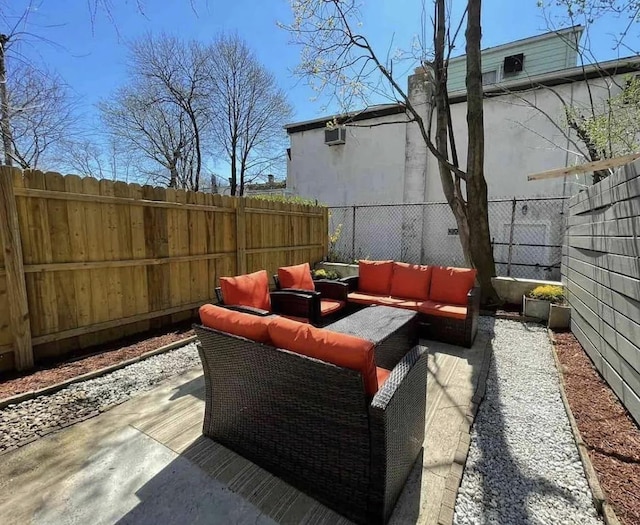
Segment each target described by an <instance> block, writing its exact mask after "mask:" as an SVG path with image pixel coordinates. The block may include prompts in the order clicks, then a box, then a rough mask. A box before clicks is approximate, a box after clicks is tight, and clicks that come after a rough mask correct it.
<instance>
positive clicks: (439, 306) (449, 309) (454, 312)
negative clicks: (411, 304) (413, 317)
mask: <svg viewBox="0 0 640 525" xmlns="http://www.w3.org/2000/svg"><path fill="white" fill-rule="evenodd" d="M418 311H419V312H420V313H422V314H427V315H434V316H438V317H450V318H452V319H466V318H467V307H466V306H461V305H457V304H446V303H438V302H436V301H424V302H423V303H422V304H421V305H420V308H419V309H418Z"/></svg>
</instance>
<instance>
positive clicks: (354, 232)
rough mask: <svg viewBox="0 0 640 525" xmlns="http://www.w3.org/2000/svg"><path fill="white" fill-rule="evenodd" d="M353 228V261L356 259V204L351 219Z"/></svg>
mask: <svg viewBox="0 0 640 525" xmlns="http://www.w3.org/2000/svg"><path fill="white" fill-rule="evenodd" d="M351 224H352V230H351V261H350V262H353V261H355V260H356V206H354V207H353V218H352V221H351Z"/></svg>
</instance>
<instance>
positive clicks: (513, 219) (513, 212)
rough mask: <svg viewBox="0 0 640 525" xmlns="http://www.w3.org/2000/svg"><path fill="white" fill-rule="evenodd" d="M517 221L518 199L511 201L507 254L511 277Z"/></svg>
mask: <svg viewBox="0 0 640 525" xmlns="http://www.w3.org/2000/svg"><path fill="white" fill-rule="evenodd" d="M515 223H516V199H515V197H514V198H513V202H512V203H511V225H510V226H509V254H508V256H507V277H511V260H512V257H513V229H514V228H515Z"/></svg>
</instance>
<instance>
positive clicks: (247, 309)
mask: <svg viewBox="0 0 640 525" xmlns="http://www.w3.org/2000/svg"><path fill="white" fill-rule="evenodd" d="M220 306H222V307H223V308H226V309H227V310H235V311H236V312H244V313H245V314H252V315H259V316H261V317H267V316H268V315H271V314H272V312H270V311H269V310H262V309H261V308H254V307H253V306H244V305H241V304H221V305H220Z"/></svg>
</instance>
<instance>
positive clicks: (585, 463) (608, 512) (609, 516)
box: [547, 330, 621, 525]
mask: <svg viewBox="0 0 640 525" xmlns="http://www.w3.org/2000/svg"><path fill="white" fill-rule="evenodd" d="M547 334H548V336H549V341H550V342H551V347H552V351H553V361H554V363H555V365H556V371H557V373H558V383H559V386H560V397H561V398H562V403H563V405H564V409H565V411H566V413H567V417H568V418H569V424H570V426H571V432H572V433H573V438H574V440H575V442H576V447H577V449H578V454H579V456H580V460H581V461H582V467H583V468H584V473H585V477H586V478H587V483H588V484H589V488H590V489H591V495H592V498H593V504H594V506H595V508H596V510H597V511H598V513H599V514H600V515H601V516H602V518H603V519H604V522H605V524H606V525H621V524H620V520H619V519H618V517H617V516H616V513H615V512H614V510H613V508H612V507H611V504H610V503H609V502H608V501H607V498H606V496H605V494H604V492H603V490H602V487H601V486H600V482H599V481H598V475H597V474H596V471H595V469H594V468H593V464H592V463H591V459H590V458H589V453H588V451H587V446H586V445H585V443H584V441H583V440H582V435H581V434H580V429H579V428H578V424H577V423H576V420H575V418H574V417H573V412H572V411H571V406H570V405H569V399H568V398H567V393H566V391H565V381H564V376H563V374H562V365H561V363H560V361H559V359H558V354H557V353H556V346H555V339H554V337H553V332H552V331H551V330H547Z"/></svg>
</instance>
